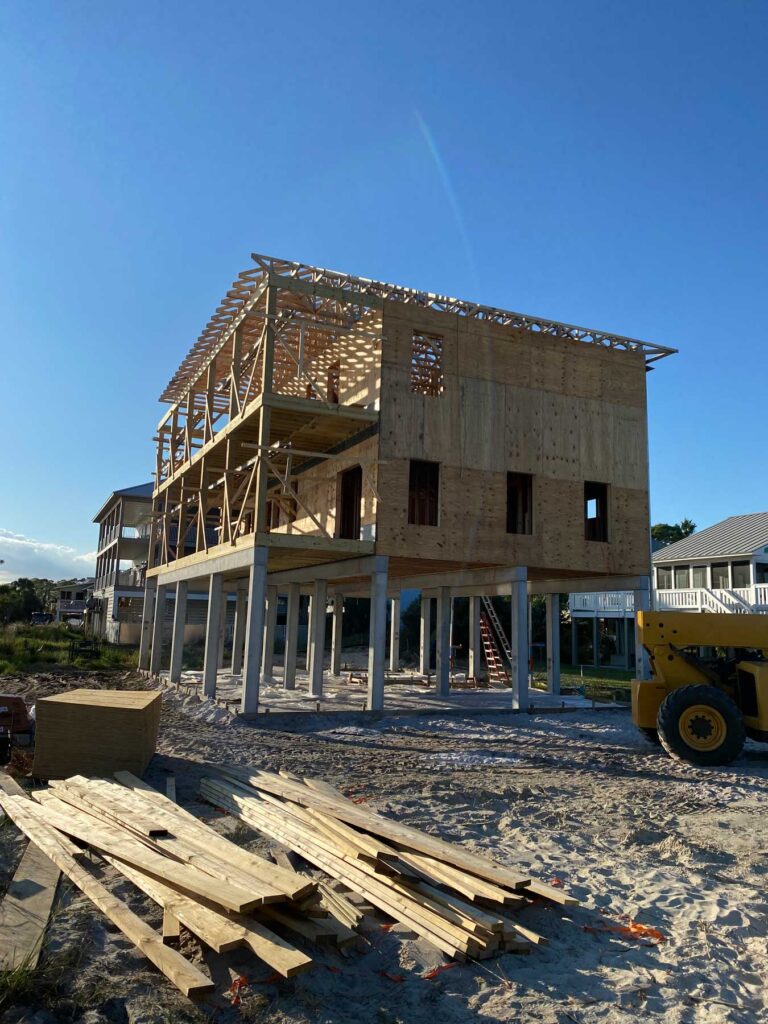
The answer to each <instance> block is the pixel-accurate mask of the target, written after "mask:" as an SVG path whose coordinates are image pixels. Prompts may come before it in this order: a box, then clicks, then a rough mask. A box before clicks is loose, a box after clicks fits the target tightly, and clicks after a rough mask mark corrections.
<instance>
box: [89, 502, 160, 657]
mask: <svg viewBox="0 0 768 1024" xmlns="http://www.w3.org/2000/svg"><path fill="white" fill-rule="evenodd" d="M152 487H153V485H152V484H151V483H148V484H139V485H138V486H136V487H125V488H123V489H122V490H119V491H113V492H112V493H111V494H110V496H109V497H108V498H107V500H106V501H105V502H104V504H103V505H102V507H101V508H100V509H99V511H98V512H97V513H96V515H95V516H94V518H93V521H94V523H98V526H99V541H98V548H97V552H96V580H95V584H94V589H93V598H94V602H93V608H92V616H91V623H92V628H93V633H94V636H100V637H102V638H103V639H105V640H108V641H109V642H110V643H115V644H120V643H124V644H137V643H138V642H139V633H140V631H141V610H142V607H143V605H144V574H145V572H146V568H147V559H148V556H149V533H150V531H149V523H150V516H151V513H152Z"/></svg>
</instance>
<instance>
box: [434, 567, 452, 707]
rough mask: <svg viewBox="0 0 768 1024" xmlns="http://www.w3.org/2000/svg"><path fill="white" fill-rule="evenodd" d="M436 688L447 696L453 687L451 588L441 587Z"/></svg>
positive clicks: (438, 601)
mask: <svg viewBox="0 0 768 1024" xmlns="http://www.w3.org/2000/svg"><path fill="white" fill-rule="evenodd" d="M436 630H437V633H436V641H437V642H436V645H435V688H436V691H437V693H439V694H440V695H441V696H443V697H447V696H448V693H449V692H450V689H451V589H450V587H440V590H439V591H438V595H437V625H436Z"/></svg>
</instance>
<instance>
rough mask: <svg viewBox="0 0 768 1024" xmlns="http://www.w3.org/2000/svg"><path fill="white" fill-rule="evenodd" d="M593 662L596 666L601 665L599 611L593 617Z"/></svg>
mask: <svg viewBox="0 0 768 1024" xmlns="http://www.w3.org/2000/svg"><path fill="white" fill-rule="evenodd" d="M592 664H593V665H594V666H595V668H597V667H598V666H599V665H600V618H599V616H598V615H597V613H595V617H594V618H593V619H592Z"/></svg>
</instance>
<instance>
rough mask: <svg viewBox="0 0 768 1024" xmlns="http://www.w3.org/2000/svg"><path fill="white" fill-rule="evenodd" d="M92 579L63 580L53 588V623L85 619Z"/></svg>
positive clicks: (92, 583) (91, 589)
mask: <svg viewBox="0 0 768 1024" xmlns="http://www.w3.org/2000/svg"><path fill="white" fill-rule="evenodd" d="M93 585H94V580H93V578H92V577H89V578H87V579H81V580H65V581H64V582H63V583H58V584H56V586H55V587H54V588H53V595H54V598H53V600H54V603H53V621H54V622H70V621H75V620H81V619H84V618H85V612H86V609H87V608H88V602H89V599H90V597H91V594H92V593H93Z"/></svg>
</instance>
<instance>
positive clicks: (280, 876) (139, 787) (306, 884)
mask: <svg viewBox="0 0 768 1024" xmlns="http://www.w3.org/2000/svg"><path fill="white" fill-rule="evenodd" d="M115 778H116V779H117V781H118V783H119V784H120V787H118V788H121V787H126V788H128V789H130V790H131V792H132V794H133V796H134V798H137V799H138V800H139V801H140V803H139V804H138V805H137V806H142V804H141V801H143V806H144V808H145V809H148V808H149V807H155V808H158V809H159V813H161V814H162V815H163V818H162V820H163V821H164V822H165V823H166V824H168V827H169V828H170V830H171V831H172V832H173V834H174V835H178V834H180V828H181V826H180V825H179V822H180V821H182V822H183V824H184V825H186V826H187V829H186V830H184V831H183V834H184V836H185V837H186V838H187V839H189V841H190V842H194V844H195V845H199V844H202V848H203V849H205V850H208V851H209V852H210V853H212V854H215V855H216V856H218V857H221V858H223V859H225V860H226V861H227V862H228V863H230V864H232V865H237V866H238V867H239V868H241V869H242V870H243V871H245V872H247V873H248V874H250V875H253V876H254V877H255V878H258V879H260V880H261V881H262V883H264V884H267V885H269V886H271V887H272V888H274V889H276V890H278V891H280V892H284V893H285V894H286V895H287V896H288V897H289V898H290V899H292V900H299V899H302V898H303V897H304V896H307V895H309V894H310V893H311V892H312V891H313V888H314V883H313V882H312V880H311V879H308V878H306V876H304V875H300V874H298V873H297V872H296V870H295V869H293V868H290V867H287V866H285V865H276V864H271V863H270V862H269V861H268V860H267V859H266V858H265V857H261V856H259V854H256V853H251V852H250V851H249V850H244V849H243V848H242V847H240V846H237V845H236V844H235V843H231V842H230V841H229V840H228V839H225V838H224V836H220V835H219V834H218V832H216V831H214V829H212V828H210V826H208V825H206V824H205V822H204V821H201V820H200V819H199V818H196V817H195V816H194V814H190V812H189V811H187V810H185V809H184V808H183V807H181V806H179V804H174V803H172V802H171V801H170V800H168V798H167V797H165V796H164V795H163V794H162V793H159V792H158V791H157V790H156V789H153V788H152V787H151V786H149V785H148V784H147V783H146V782H144V781H143V780H142V779H138V778H136V776H133V775H131V774H130V772H116V773H115ZM100 781H101V782H104V781H106V780H100Z"/></svg>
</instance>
